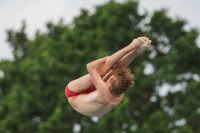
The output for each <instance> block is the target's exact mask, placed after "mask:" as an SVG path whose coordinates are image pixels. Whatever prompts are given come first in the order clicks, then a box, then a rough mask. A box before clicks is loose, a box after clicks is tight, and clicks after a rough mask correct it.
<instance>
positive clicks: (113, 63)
mask: <svg viewBox="0 0 200 133" xmlns="http://www.w3.org/2000/svg"><path fill="white" fill-rule="evenodd" d="M150 45H151V40H149V38H146V37H139V38H137V39H134V40H133V41H132V42H131V43H130V44H129V45H128V46H126V47H124V48H122V49H121V50H119V51H117V52H116V53H114V54H112V55H111V56H107V57H104V58H100V59H97V60H95V61H93V62H90V63H88V64H87V65H86V67H87V70H88V73H89V74H86V75H84V76H82V77H80V78H78V79H75V80H73V81H71V82H69V84H68V85H67V87H66V89H65V94H66V97H67V99H68V101H69V103H70V105H71V106H72V107H73V108H74V109H75V110H76V111H77V112H79V113H81V114H83V115H87V116H92V117H94V116H102V115H104V114H106V113H108V112H109V111H111V110H112V109H113V108H114V107H116V106H117V105H118V104H119V103H120V102H121V100H122V99H123V97H124V92H126V91H127V90H129V89H130V88H131V87H132V86H133V84H134V81H133V80H134V76H133V74H132V73H131V72H130V69H128V68H127V66H128V65H129V64H130V63H131V62H132V61H133V60H134V58H136V57H137V56H138V55H139V54H140V53H142V52H143V51H144V50H146V49H147V48H148V47H149V46H150Z"/></svg>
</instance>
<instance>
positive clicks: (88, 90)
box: [65, 86, 91, 98]
mask: <svg viewBox="0 0 200 133" xmlns="http://www.w3.org/2000/svg"><path fill="white" fill-rule="evenodd" d="M82 93H87V94H88V93H91V90H90V89H87V90H85V91H83V92H82ZM80 94H81V93H75V92H73V91H71V90H70V89H69V88H68V86H67V87H66V89H65V95H66V97H67V98H70V97H74V96H78V95H80Z"/></svg>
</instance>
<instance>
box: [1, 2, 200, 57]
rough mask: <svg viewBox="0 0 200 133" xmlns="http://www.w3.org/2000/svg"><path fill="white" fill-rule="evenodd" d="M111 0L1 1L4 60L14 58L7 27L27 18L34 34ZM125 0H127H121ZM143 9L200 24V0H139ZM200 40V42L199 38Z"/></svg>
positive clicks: (30, 34)
mask: <svg viewBox="0 0 200 133" xmlns="http://www.w3.org/2000/svg"><path fill="white" fill-rule="evenodd" d="M107 1H108V0H1V1H0V60H1V59H12V52H11V48H10V47H9V45H8V43H7V42H6V41H5V40H6V29H11V28H12V29H14V30H19V28H21V24H22V20H25V21H26V24H27V28H26V31H27V33H28V35H29V37H33V36H34V34H35V31H36V30H37V29H39V30H41V31H45V24H46V23H47V22H49V21H53V22H54V23H57V22H58V21H59V19H60V18H63V19H64V22H67V23H68V22H71V21H72V19H73V17H74V16H77V15H78V14H79V13H80V9H81V8H85V9H88V10H94V6H95V5H99V4H102V3H105V2H107ZM118 1H124V0H118ZM139 1H140V2H139V3H140V8H139V9H140V11H141V12H142V11H144V9H147V10H148V11H149V12H150V13H151V12H152V11H154V10H155V9H160V8H163V7H166V8H168V9H169V15H170V16H172V17H175V16H179V17H181V18H184V19H186V20H187V21H188V22H189V25H188V26H189V27H198V28H199V27H200V17H199V15H198V12H199V11H200V1H199V0H139ZM198 42H200V41H198Z"/></svg>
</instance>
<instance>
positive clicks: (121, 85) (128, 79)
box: [110, 68, 134, 96]
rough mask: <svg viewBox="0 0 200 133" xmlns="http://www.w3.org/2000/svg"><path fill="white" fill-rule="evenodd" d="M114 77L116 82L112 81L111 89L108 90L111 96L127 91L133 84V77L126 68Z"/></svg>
mask: <svg viewBox="0 0 200 133" xmlns="http://www.w3.org/2000/svg"><path fill="white" fill-rule="evenodd" d="M115 77H116V78H117V80H115V81H112V89H111V90H110V92H111V94H112V95H114V96H119V95H121V94H123V93H124V92H126V91H128V90H129V89H130V88H131V87H132V86H133V84H134V81H133V80H134V75H133V74H132V73H131V71H130V69H128V68H125V69H123V70H119V71H117V72H116V74H115Z"/></svg>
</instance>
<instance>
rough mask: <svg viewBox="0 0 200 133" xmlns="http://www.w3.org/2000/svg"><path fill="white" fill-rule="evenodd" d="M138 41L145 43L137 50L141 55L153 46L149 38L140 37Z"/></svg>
mask: <svg viewBox="0 0 200 133" xmlns="http://www.w3.org/2000/svg"><path fill="white" fill-rule="evenodd" d="M138 39H139V40H140V41H142V42H143V43H142V44H141V45H139V46H138V47H137V48H136V49H137V51H138V52H139V53H141V52H143V51H144V50H146V49H147V48H148V47H150V46H151V40H149V38H146V37H139V38H138Z"/></svg>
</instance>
